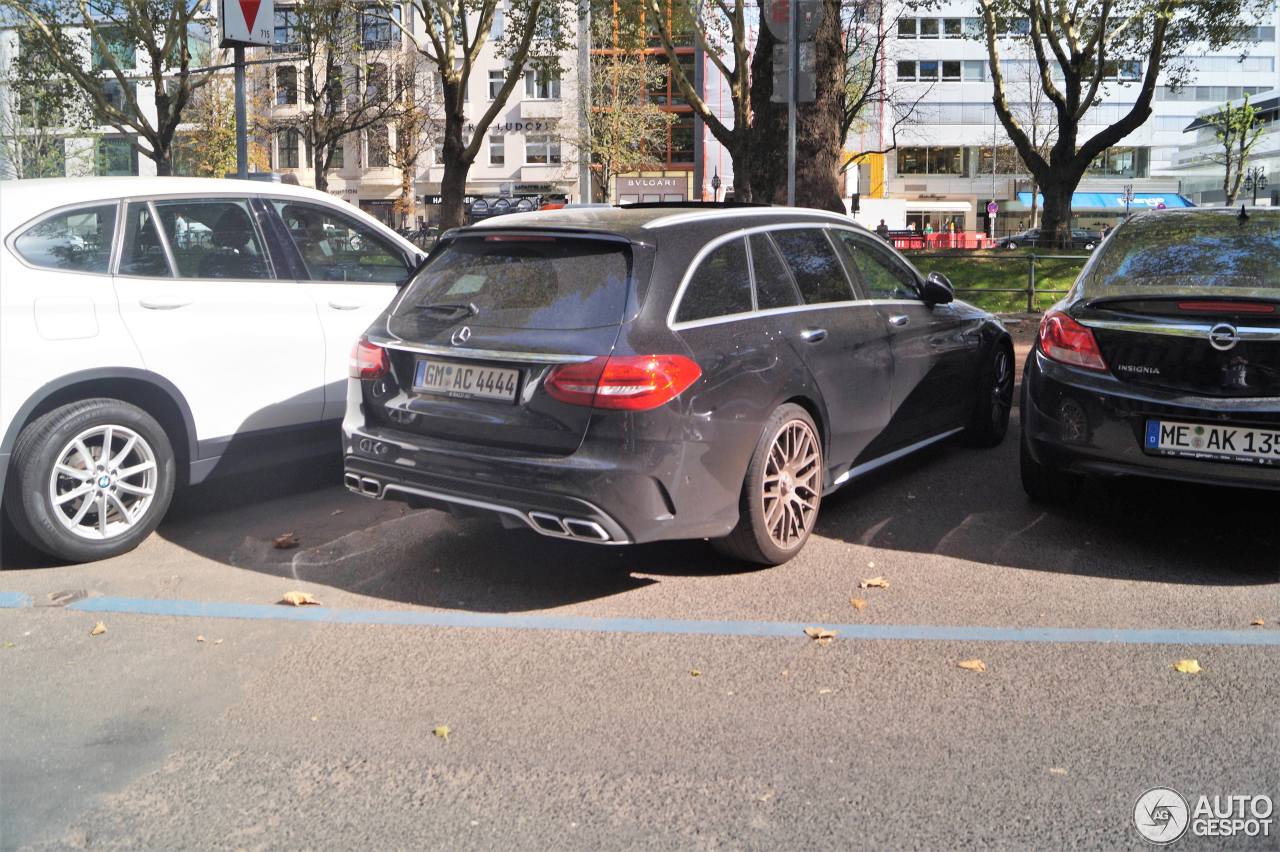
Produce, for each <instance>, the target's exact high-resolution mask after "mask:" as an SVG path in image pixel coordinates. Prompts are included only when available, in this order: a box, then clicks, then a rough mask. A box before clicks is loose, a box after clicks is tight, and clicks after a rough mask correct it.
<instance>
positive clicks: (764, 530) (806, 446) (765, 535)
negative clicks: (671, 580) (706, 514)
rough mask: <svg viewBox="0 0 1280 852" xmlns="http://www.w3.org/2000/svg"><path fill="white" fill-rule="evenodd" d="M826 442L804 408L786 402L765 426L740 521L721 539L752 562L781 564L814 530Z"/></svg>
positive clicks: (744, 489)
mask: <svg viewBox="0 0 1280 852" xmlns="http://www.w3.org/2000/svg"><path fill="white" fill-rule="evenodd" d="M822 471H823V466H822V441H821V440H820V439H819V437H818V429H817V427H816V426H815V425H814V423H813V418H811V417H810V416H809V414H808V412H806V411H805V410H804V409H803V408H801V407H800V406H798V405H790V404H788V405H783V406H781V407H780V408H778V410H777V411H775V412H774V413H773V416H772V417H770V418H769V421H768V423H766V424H765V428H764V431H763V432H762V433H761V435H760V441H759V443H757V444H756V449H755V453H754V454H753V455H752V457H751V463H750V464H749V465H748V466H747V476H746V481H745V482H744V483H743V486H742V498H741V505H740V507H739V517H738V525H737V526H736V527H734V529H733V532H731V533H730V534H729V535H728V536H727V537H726V538H723V539H720V540H718V541H717V542H716V546H717V547H718V548H719V549H720V550H721V551H723V552H724V553H726V554H728V555H730V556H733V557H735V558H737V559H742V560H745V561H747V562H758V563H760V564H763V565H781V564H782V563H783V562H786V561H787V560H789V559H791V558H792V557H793V556H795V555H796V554H797V553H799V552H800V550H801V548H803V547H804V545H805V542H807V541H808V540H809V535H810V534H811V533H812V532H813V526H814V524H815V523H816V522H817V519H818V508H819V507H820V506H821V504H822Z"/></svg>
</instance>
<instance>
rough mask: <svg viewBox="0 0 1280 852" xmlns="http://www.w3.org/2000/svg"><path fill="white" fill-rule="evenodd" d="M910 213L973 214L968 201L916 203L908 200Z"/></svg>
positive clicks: (971, 206)
mask: <svg viewBox="0 0 1280 852" xmlns="http://www.w3.org/2000/svg"><path fill="white" fill-rule="evenodd" d="M907 212H908V213H972V212H973V205H972V204H970V203H969V202H968V201H914V200H912V199H910V198H908V199H907Z"/></svg>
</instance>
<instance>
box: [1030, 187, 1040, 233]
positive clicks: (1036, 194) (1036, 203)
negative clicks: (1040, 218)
mask: <svg viewBox="0 0 1280 852" xmlns="http://www.w3.org/2000/svg"><path fill="white" fill-rule="evenodd" d="M1039 212H1040V185H1039V184H1038V183H1036V182H1035V181H1034V180H1033V181H1031V227H1033V228H1034V227H1035V226H1036V214H1037V213H1039Z"/></svg>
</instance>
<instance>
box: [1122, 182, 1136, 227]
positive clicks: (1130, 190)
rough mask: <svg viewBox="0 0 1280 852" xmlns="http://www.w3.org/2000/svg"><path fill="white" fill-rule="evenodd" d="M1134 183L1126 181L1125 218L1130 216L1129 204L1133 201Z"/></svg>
mask: <svg viewBox="0 0 1280 852" xmlns="http://www.w3.org/2000/svg"><path fill="white" fill-rule="evenodd" d="M1133 199H1134V195H1133V184H1131V183H1126V184H1125V185H1124V218H1125V219H1126V220H1127V219H1128V218H1129V205H1130V204H1132V203H1133Z"/></svg>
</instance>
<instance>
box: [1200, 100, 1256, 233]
mask: <svg viewBox="0 0 1280 852" xmlns="http://www.w3.org/2000/svg"><path fill="white" fill-rule="evenodd" d="M1205 122H1206V123H1207V124H1208V125H1209V126H1210V127H1212V128H1213V133H1214V138H1216V139H1217V140H1218V144H1219V145H1221V146H1222V151H1221V152H1219V153H1213V154H1210V155H1209V161H1210V162H1212V163H1217V164H1218V165H1220V166H1222V167H1223V175H1222V192H1223V195H1224V196H1225V197H1226V204H1227V206H1228V207H1230V206H1231V205H1233V204H1235V203H1236V196H1238V195H1239V194H1240V184H1241V183H1243V182H1244V171H1245V164H1246V163H1248V162H1249V154H1250V153H1252V151H1253V146H1254V145H1256V144H1257V142H1258V140H1259V139H1260V138H1262V131H1263V130H1264V129H1265V126H1264V125H1263V123H1262V116H1260V115H1259V114H1258V110H1257V109H1256V108H1255V107H1254V106H1253V104H1251V103H1249V97H1248V96H1247V95H1246V96H1245V99H1244V103H1243V104H1241V105H1240V106H1232V105H1231V103H1230V102H1229V101H1228V102H1227V103H1225V104H1223V105H1222V106H1221V107H1219V108H1218V110H1217V111H1216V112H1214V113H1213V114H1212V115H1210V116H1209V117H1208V118H1206V119H1205Z"/></svg>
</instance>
